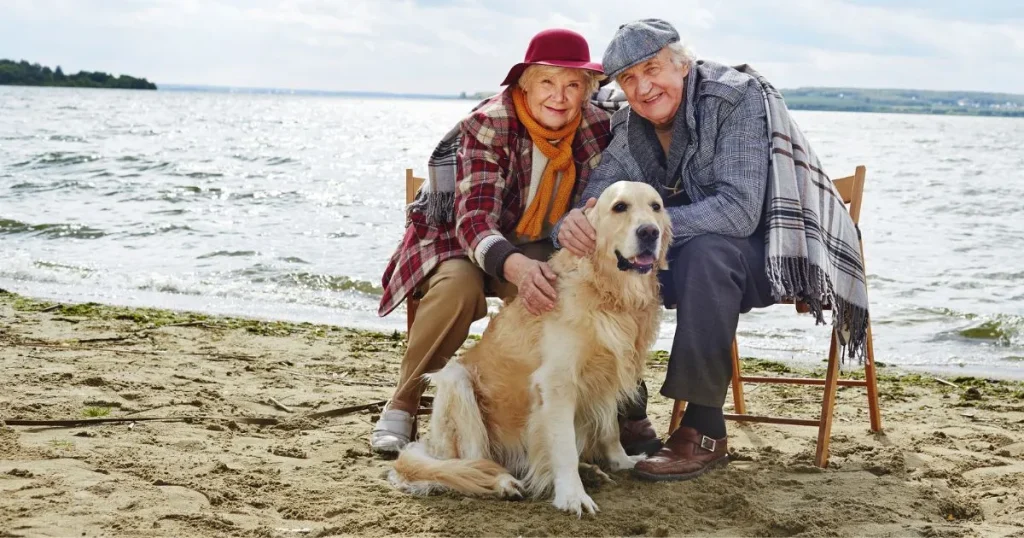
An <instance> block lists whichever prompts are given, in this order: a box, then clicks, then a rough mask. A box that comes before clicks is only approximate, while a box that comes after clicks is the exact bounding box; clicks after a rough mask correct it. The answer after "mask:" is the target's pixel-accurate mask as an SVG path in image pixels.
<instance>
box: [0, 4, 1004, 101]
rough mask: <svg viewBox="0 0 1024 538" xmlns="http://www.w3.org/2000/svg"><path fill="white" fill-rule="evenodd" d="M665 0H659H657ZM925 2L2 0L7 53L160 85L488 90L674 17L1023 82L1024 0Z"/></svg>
mask: <svg viewBox="0 0 1024 538" xmlns="http://www.w3.org/2000/svg"><path fill="white" fill-rule="evenodd" d="M656 4H657V5H656ZM1017 4H1018V3H1017V2H1016V1H1015V2H1009V1H993V2H985V3H983V5H982V3H974V4H964V3H960V2H942V1H935V2H924V1H916V0H902V1H899V0H895V1H882V0H790V1H788V2H768V3H766V2H763V1H753V0H729V1H719V2H716V1H712V0H681V1H677V2H671V3H669V2H658V3H654V2H647V3H641V2H632V1H628V0H616V1H612V0H562V1H561V2H556V3H552V2H550V1H540V0H521V1H518V2H507V1H505V0H501V1H498V0H416V1H414V0H5V1H4V2H3V3H2V4H0V51H2V52H0V55H2V56H13V57H15V58H16V59H22V58H24V59H27V60H30V61H36V62H40V63H45V64H49V65H55V64H60V65H62V66H63V67H64V69H65V70H66V71H67V70H78V69H89V70H104V71H110V72H115V73H129V74H133V75H138V76H145V77H148V78H150V79H152V80H155V81H157V82H163V83H190V84H215V85H234V86H258V87H285V88H310V89H327V90H373V91H392V92H422V93H456V92H459V91H464V90H465V91H470V92H472V91H478V90H491V89H495V88H496V87H497V84H498V82H500V81H501V79H502V78H503V77H504V74H505V72H506V71H507V70H508V68H509V67H510V66H511V65H512V64H513V63H515V62H517V61H519V60H520V59H521V58H522V55H523V52H524V50H525V48H526V44H527V42H528V40H529V38H530V37H531V36H532V35H533V34H534V33H536V32H537V31H539V30H542V29H544V28H548V27H553V26H560V27H567V28H572V29H574V30H577V31H579V32H580V33H582V34H583V35H585V36H586V37H587V39H588V41H589V42H590V44H591V53H592V55H593V56H595V57H596V58H598V59H599V58H600V56H601V54H602V52H603V49H604V46H605V44H606V43H607V42H608V40H609V39H610V38H611V37H612V35H613V34H614V32H615V30H616V28H617V27H618V26H619V25H620V24H622V23H623V22H626V21H629V20H633V19H638V18H645V17H660V18H665V19H667V20H669V21H671V22H672V23H673V24H674V25H676V27H677V28H678V29H679V30H680V33H681V34H683V36H684V39H685V40H686V41H688V42H689V43H690V44H691V45H692V46H693V47H694V49H695V50H696V51H697V52H698V54H699V55H700V56H701V57H705V58H709V59H715V60H719V61H724V62H729V63H744V62H746V63H751V64H753V65H754V66H756V67H757V68H758V69H759V70H761V71H762V72H763V73H765V74H766V75H767V76H768V77H769V78H770V79H772V80H773V82H775V84H776V85H777V86H779V87H783V88H785V87H795V86H809V85H834V86H839V85H842V86H870V87H917V88H932V89H973V90H988V91H1020V89H1021V88H1024V71H1022V70H1020V69H1019V67H1018V66H1020V65H1024V8H1021V7H1018V5H1017Z"/></svg>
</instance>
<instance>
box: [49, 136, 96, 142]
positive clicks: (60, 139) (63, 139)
mask: <svg viewBox="0 0 1024 538" xmlns="http://www.w3.org/2000/svg"><path fill="white" fill-rule="evenodd" d="M50 140H53V141H54V142H88V140H86V139H85V138H82V137H80V136H75V135H50Z"/></svg>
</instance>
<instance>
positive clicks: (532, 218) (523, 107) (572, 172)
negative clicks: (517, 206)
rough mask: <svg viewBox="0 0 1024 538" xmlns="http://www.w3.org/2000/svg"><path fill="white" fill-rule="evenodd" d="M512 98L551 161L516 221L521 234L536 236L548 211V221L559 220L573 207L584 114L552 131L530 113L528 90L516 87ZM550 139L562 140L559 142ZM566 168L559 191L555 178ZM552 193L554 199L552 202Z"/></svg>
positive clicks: (538, 147) (554, 221)
mask: <svg viewBox="0 0 1024 538" xmlns="http://www.w3.org/2000/svg"><path fill="white" fill-rule="evenodd" d="M512 101H513V102H514V103H515V106H516V116H517V117H518V118H519V121H520V122H522V124H523V126H525V127H526V130H527V131H528V132H529V133H530V138H531V139H532V140H533V143H534V144H535V145H536V146H537V149H539V150H540V151H541V153H543V154H544V155H545V156H546V157H547V158H548V164H547V166H546V167H544V174H543V175H542V176H541V181H540V186H539V187H538V188H537V194H536V195H535V196H534V197H533V203H531V204H530V207H528V208H527V209H526V212H524V213H523V216H522V218H521V219H519V224H518V225H516V233H517V234H519V236H520V237H528V238H529V239H531V240H535V239H537V238H539V237H540V234H541V231H542V230H543V228H544V217H545V211H547V210H548V207H549V206H550V208H551V209H550V211H548V213H547V217H548V222H549V223H550V224H555V223H557V222H558V219H560V218H562V215H564V214H565V212H566V211H568V210H569V198H570V197H571V196H572V188H573V186H574V185H575V184H576V163H574V162H573V160H572V141H573V139H574V138H575V137H576V129H577V128H579V126H580V121H582V119H583V114H582V113H581V114H577V115H576V118H575V119H573V120H572V121H571V122H569V123H568V124H566V125H565V126H564V127H562V128H561V129H559V130H557V131H552V130H550V129H548V128H546V127H544V126H543V125H541V124H540V123H538V122H537V120H535V119H534V118H533V116H532V115H530V109H529V107H528V106H527V104H526V94H525V93H523V90H522V88H515V89H514V90H512ZM550 140H558V143H557V145H556V144H552V143H551V142H550ZM559 172H562V181H561V182H560V183H559V185H558V192H557V193H556V192H554V191H555V178H557V177H558V173H559ZM552 197H553V198H554V203H552V201H551V200H552Z"/></svg>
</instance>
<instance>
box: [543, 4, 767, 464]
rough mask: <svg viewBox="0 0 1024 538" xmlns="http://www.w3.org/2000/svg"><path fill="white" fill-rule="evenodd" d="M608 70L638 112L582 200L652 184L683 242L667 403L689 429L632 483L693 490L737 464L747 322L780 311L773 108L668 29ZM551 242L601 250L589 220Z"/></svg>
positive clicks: (670, 287)
mask: <svg viewBox="0 0 1024 538" xmlns="http://www.w3.org/2000/svg"><path fill="white" fill-rule="evenodd" d="M603 65H604V68H605V72H606V73H607V74H608V76H609V77H613V78H615V79H616V80H617V81H618V83H619V86H620V87H621V88H622V89H623V91H624V92H625V94H626V98H627V100H628V102H629V107H628V108H624V109H622V110H620V111H619V112H617V113H616V114H615V116H614V117H613V118H612V129H613V139H612V142H611V145H610V146H609V147H608V148H607V149H606V150H605V152H604V153H603V155H602V161H601V164H600V166H599V167H598V168H597V170H595V172H594V174H593V175H592V176H591V180H590V183H589V184H588V185H587V188H586V191H585V192H584V194H583V196H582V198H581V199H582V200H588V199H589V198H596V197H598V196H599V195H600V193H601V191H603V190H604V188H605V187H607V186H608V185H610V184H611V183H613V182H615V181H618V180H622V179H628V180H631V181H642V182H646V183H649V184H652V185H654V186H655V187H656V188H658V189H659V191H660V192H661V193H662V196H663V197H664V201H665V206H666V207H667V208H668V211H669V215H670V216H671V219H672V227H673V234H674V241H673V248H672V250H671V251H670V254H669V259H670V264H669V270H668V271H667V272H663V273H662V277H663V278H662V283H663V295H664V297H665V302H666V304H667V305H671V304H675V305H676V312H677V314H676V331H675V338H674V340H673V344H672V351H671V359H670V361H669V365H668V373H667V375H666V379H665V383H664V385H663V386H662V388H661V393H662V394H663V395H664V396H666V397H669V398H673V399H679V400H685V401H687V402H688V405H687V408H686V413H685V415H684V416H683V419H682V425H681V427H680V428H679V429H678V430H676V432H674V433H673V434H672V435H671V437H670V438H669V439H668V440H667V441H666V443H665V447H664V448H663V449H661V450H660V451H659V452H657V453H656V454H654V455H653V456H652V457H650V458H648V459H647V460H644V461H642V462H640V463H638V464H637V467H636V470H635V472H636V474H637V475H639V476H640V477H642V478H648V479H652V480H673V479H675V480H685V479H689V478H693V477H696V476H699V475H700V474H702V473H704V472H705V471H707V470H709V469H711V468H713V467H716V466H720V465H724V464H726V463H727V462H728V456H727V454H728V448H727V442H726V431H725V420H724V418H723V414H722V406H723V404H724V402H725V396H726V390H727V388H728V386H729V380H730V377H731V375H732V362H731V349H732V341H733V337H734V336H735V333H736V326H737V323H738V319H739V315H740V313H743V312H747V311H749V310H750V309H751V308H755V307H765V306H769V305H771V304H772V303H773V299H772V293H771V285H770V283H769V281H768V279H767V278H766V271H765V237H764V230H763V226H760V223H761V213H762V207H763V202H764V197H765V188H766V184H767V177H768V169H769V152H770V144H769V139H768V130H767V120H766V107H765V103H764V98H763V95H762V92H761V88H760V86H759V85H758V84H757V81H756V80H754V79H753V78H752V77H751V76H749V75H746V74H744V73H741V72H739V71H737V70H735V69H733V68H730V67H727V66H724V65H720V64H716V63H712V62H707V61H701V62H696V61H695V60H694V58H693V56H692V55H691V53H690V52H689V51H688V50H687V49H686V48H685V47H684V46H683V45H682V44H681V43H680V42H679V34H678V33H677V32H676V30H675V29H674V28H673V27H672V26H671V25H670V24H669V23H667V22H665V21H661V20H656V19H648V20H642V21H636V22H632V23H629V24H626V25H623V26H622V27H620V28H619V31H618V32H617V33H616V35H615V37H614V38H613V39H612V42H611V43H610V44H609V45H608V49H607V51H606V52H605V55H604V62H603ZM587 204H588V205H587V207H591V206H592V204H593V202H592V201H590V202H587ZM553 236H554V237H553V238H554V240H555V243H556V246H558V247H560V248H567V249H569V250H570V251H572V252H573V253H575V254H577V255H580V256H584V255H587V254H589V253H590V251H591V249H592V248H593V229H592V228H591V227H590V226H589V224H588V223H587V221H586V218H585V217H584V216H583V212H582V211H581V209H574V210H573V211H571V212H570V213H569V214H568V215H566V217H565V218H564V219H563V220H562V221H561V222H560V224H559V226H558V227H557V228H556V229H555V230H554V231H553ZM631 413H633V414H634V415H636V414H639V415H643V412H642V411H641V412H639V413H638V412H637V411H635V410H633V411H631Z"/></svg>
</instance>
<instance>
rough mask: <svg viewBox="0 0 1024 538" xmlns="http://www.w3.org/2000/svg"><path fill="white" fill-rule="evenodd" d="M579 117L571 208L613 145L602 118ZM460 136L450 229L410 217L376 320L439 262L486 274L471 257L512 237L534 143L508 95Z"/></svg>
mask: <svg viewBox="0 0 1024 538" xmlns="http://www.w3.org/2000/svg"><path fill="white" fill-rule="evenodd" d="M582 114H583V119H582V121H581V122H580V126H579V130H577V132H576V136H575V138H574V139H573V144H572V151H573V160H574V161H575V163H576V185H575V186H574V188H573V196H574V201H575V197H577V196H578V195H579V193H581V192H583V189H584V188H585V187H586V185H587V180H588V178H589V177H590V173H591V172H592V171H593V170H594V168H596V167H597V165H598V163H600V161H601V152H602V151H604V149H605V147H607V145H608V143H609V141H610V140H611V129H610V125H609V117H608V113H607V112H605V111H603V110H601V109H599V108H597V107H596V106H594V105H593V104H591V103H590V102H589V101H588V102H585V103H584V105H583V112H582ZM461 132H462V142H461V147H460V148H459V153H458V158H457V161H458V162H457V166H458V176H457V177H458V178H459V180H458V187H457V189H456V193H455V222H452V223H447V224H440V225H431V224H429V223H428V222H427V219H426V216H425V215H424V214H423V213H422V212H420V211H415V210H410V211H409V212H408V223H407V226H406V229H405V235H404V236H403V237H402V240H401V242H400V243H399V245H398V248H397V249H396V250H395V252H394V254H393V255H392V256H391V261H390V262H389V263H388V265H387V267H386V268H385V269H384V275H383V277H382V278H381V285H382V286H383V288H384V294H383V296H382V297H381V300H380V306H379V307H378V310H377V313H378V315H380V316H386V315H388V314H389V313H390V312H391V311H392V310H394V309H395V308H396V307H397V306H398V305H399V304H401V303H402V301H403V300H405V298H406V297H408V296H409V295H410V294H411V293H413V292H414V291H415V290H416V289H417V288H418V287H419V285H420V283H421V282H422V281H423V279H424V278H425V277H426V276H427V275H429V274H430V272H431V271H433V270H434V268H435V267H437V266H438V265H439V264H440V263H441V262H443V261H445V260H449V259H451V258H458V257H464V258H469V259H470V260H472V261H474V262H475V263H476V264H477V265H479V266H481V267H482V268H485V267H484V266H485V263H484V262H485V260H482V259H476V254H477V253H479V252H481V251H482V250H483V248H486V247H487V246H488V244H495V243H499V242H503V240H504V239H505V238H512V237H514V236H515V228H516V224H518V223H519V218H520V217H521V216H522V214H523V211H524V210H525V208H524V207H523V202H524V201H525V200H526V198H527V194H528V193H529V188H530V181H531V179H532V178H531V172H532V160H533V141H532V140H531V139H530V135H529V134H528V133H527V131H526V127H524V126H523V124H522V123H520V122H519V120H518V119H517V118H516V113H515V105H514V104H513V103H512V93H511V91H510V90H505V91H503V92H502V93H500V94H498V95H495V96H494V97H492V98H491V99H489V100H488V102H486V103H485V104H483V105H482V106H480V107H479V108H478V109H476V110H475V111H474V112H473V113H472V114H470V115H469V116H468V117H467V118H465V119H464V120H462V123H461ZM482 247H483V248H482ZM485 269H490V271H491V272H492V273H493V272H494V271H495V269H497V270H498V271H500V268H494V267H490V268H485ZM495 276H500V275H495Z"/></svg>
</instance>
